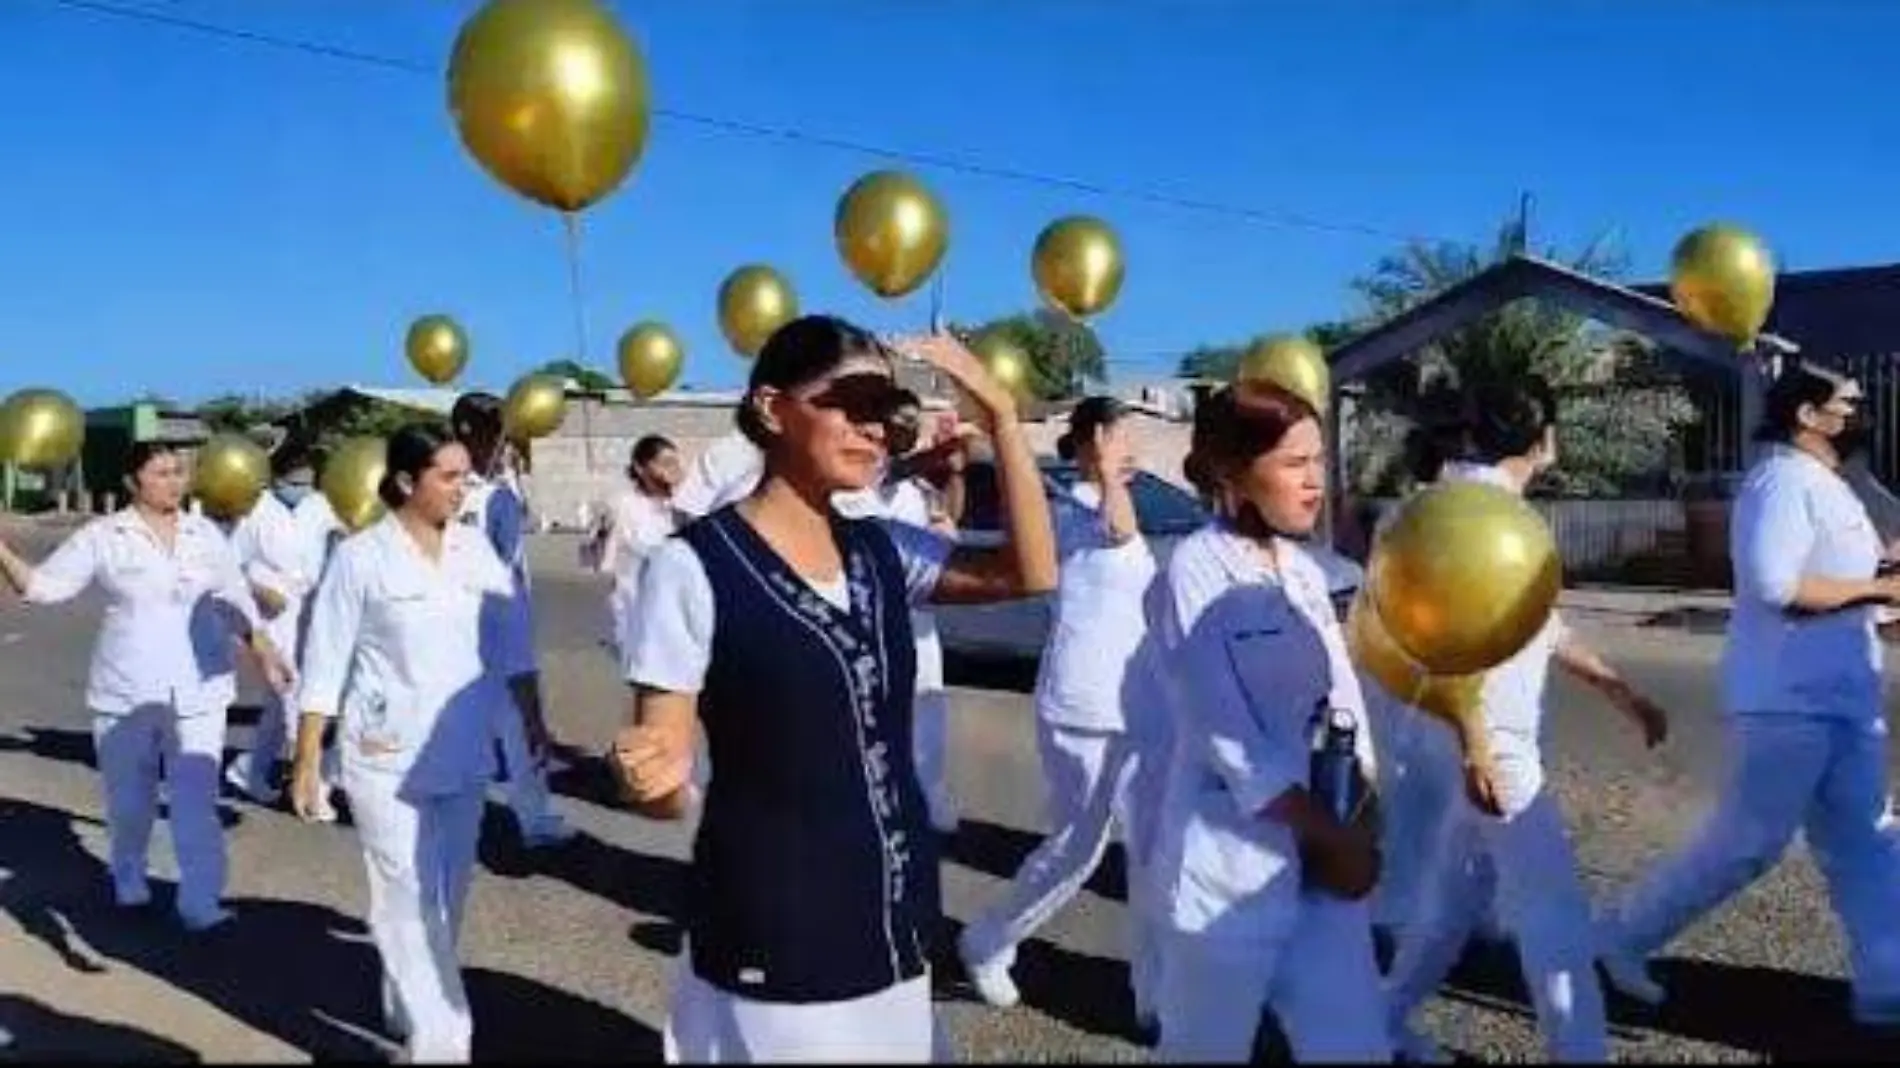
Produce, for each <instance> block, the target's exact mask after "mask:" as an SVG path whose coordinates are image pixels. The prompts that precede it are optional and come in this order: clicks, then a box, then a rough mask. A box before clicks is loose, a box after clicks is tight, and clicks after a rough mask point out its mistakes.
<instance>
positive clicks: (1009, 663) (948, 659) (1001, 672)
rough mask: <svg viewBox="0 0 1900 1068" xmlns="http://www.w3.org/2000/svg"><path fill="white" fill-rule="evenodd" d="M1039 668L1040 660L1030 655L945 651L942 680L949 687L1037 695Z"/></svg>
mask: <svg viewBox="0 0 1900 1068" xmlns="http://www.w3.org/2000/svg"><path fill="white" fill-rule="evenodd" d="M1037 665H1038V660H1037V659H1036V658H1035V657H1030V656H1011V655H1007V654H984V653H965V652H957V651H955V650H951V649H945V650H944V652H943V681H944V685H946V686H968V687H971V688H973V689H978V690H1002V691H1005V692H1008V693H1034V692H1035V691H1036V670H1037Z"/></svg>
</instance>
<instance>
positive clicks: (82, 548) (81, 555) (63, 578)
mask: <svg viewBox="0 0 1900 1068" xmlns="http://www.w3.org/2000/svg"><path fill="white" fill-rule="evenodd" d="M103 531H104V528H103V527H101V526H100V522H99V521H94V522H92V523H88V524H87V525H85V526H83V527H80V528H79V530H77V531H75V532H74V533H73V535H72V537H69V538H67V539H66V540H65V541H64V542H62V543H61V544H60V547H59V548H57V549H55V550H53V555H51V556H49V557H47V558H46V559H45V560H42V561H40V563H39V564H38V566H36V567H34V568H33V576H32V578H31V580H29V581H28V582H27V584H26V589H25V590H24V591H22V595H23V596H24V597H25V599H26V600H27V601H29V602H31V603H33V604H58V603H59V602H61V601H70V600H72V599H73V598H74V597H77V596H79V594H80V593H81V592H82V591H84V590H85V588H86V587H87V586H90V585H92V581H93V579H94V578H96V577H98V574H99V561H100V557H101V555H102V554H101V553H100V551H99V549H100V545H99V543H100V542H101V541H103V540H104V534H103Z"/></svg>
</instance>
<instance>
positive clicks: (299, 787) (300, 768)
mask: <svg viewBox="0 0 1900 1068" xmlns="http://www.w3.org/2000/svg"><path fill="white" fill-rule="evenodd" d="M317 764H318V761H316V760H310V759H305V758H301V757H300V758H299V759H298V760H297V762H296V763H295V764H293V765H292V766H291V770H290V808H291V811H293V812H295V813H296V814H297V818H298V819H300V820H302V821H304V822H305V823H315V822H317V815H318V813H320V812H322V811H323V810H324V807H325V806H324V803H323V802H324V797H323V795H324V791H325V790H326V789H327V787H325V786H324V785H323V776H322V774H321V773H320V772H319V771H318V768H317Z"/></svg>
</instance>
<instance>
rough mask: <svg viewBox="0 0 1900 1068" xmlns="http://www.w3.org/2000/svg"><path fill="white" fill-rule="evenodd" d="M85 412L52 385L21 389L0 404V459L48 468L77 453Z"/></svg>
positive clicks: (82, 438) (69, 460) (67, 461)
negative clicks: (49, 386) (43, 387)
mask: <svg viewBox="0 0 1900 1068" xmlns="http://www.w3.org/2000/svg"><path fill="white" fill-rule="evenodd" d="M85 439H86V416H85V413H83V412H81V411H80V410H79V405H77V404H74V403H73V400H72V398H71V397H68V396H67V395H66V394H64V393H61V392H59V391H58V390H55V389H23V390H20V391H19V392H17V393H15V394H13V395H12V396H10V397H8V398H7V399H6V403H5V404H3V405H0V463H10V464H15V465H17V466H19V467H22V468H25V469H27V470H29V471H52V470H57V469H58V468H62V467H65V466H66V465H67V464H70V463H72V462H73V461H74V460H76V459H78V457H79V446H80V445H81V444H83V443H84V441H85Z"/></svg>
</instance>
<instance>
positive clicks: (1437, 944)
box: [1388, 789, 1610, 1063]
mask: <svg viewBox="0 0 1900 1068" xmlns="http://www.w3.org/2000/svg"><path fill="white" fill-rule="evenodd" d="M1487 861H1488V863H1487ZM1421 882H1422V885H1421V887H1420V896H1419V900H1418V905H1417V911H1416V912H1415V913H1414V915H1413V918H1412V920H1411V922H1409V923H1408V924H1407V925H1406V926H1405V929H1404V934H1403V936H1401V938H1400V939H1399V952H1398V956H1397V958H1396V959H1395V960H1394V961H1393V962H1392V970H1391V973H1390V977H1389V980H1388V982H1389V994H1388V997H1389V1012H1390V1016H1391V1023H1392V1028H1393V1031H1394V1033H1395V1034H1396V1033H1397V1031H1398V1029H1399V1028H1400V1027H1402V1026H1404V1024H1405V1021H1406V1020H1407V1019H1408V1018H1409V1017H1410V1016H1411V1014H1412V1012H1413V1011H1414V1010H1415V1009H1417V1007H1418V1006H1419V1004H1420V1003H1421V1002H1423V1001H1424V1000H1425V999H1426V998H1427V997H1430V996H1431V994H1432V992H1433V991H1435V990H1437V989H1438V986H1439V984H1440V983H1443V982H1444V981H1445V977H1446V976H1447V975H1449V974H1450V973H1451V969H1452V966H1453V965H1455V964H1457V963H1458V957H1459V955H1460V954H1461V953H1462V952H1463V951H1464V948H1465V943H1466V942H1468V941H1470V939H1471V936H1472V934H1473V933H1474V932H1475V930H1476V928H1477V926H1478V921H1479V919H1480V918H1481V917H1482V915H1483V912H1484V910H1485V908H1486V906H1487V905H1488V903H1489V902H1491V901H1492V899H1493V898H1494V897H1495V899H1496V901H1497V907H1498V911H1499V912H1500V913H1501V914H1502V918H1503V920H1504V925H1505V927H1506V929H1507V930H1509V931H1511V932H1512V933H1513V934H1515V936H1516V938H1517V949H1518V959H1519V961H1520V965H1521V967H1522V968H1523V972H1524V986H1525V988H1526V989H1528V990H1529V991H1530V994H1531V1003H1532V1005H1533V1006H1534V1007H1535V1008H1536V1010H1537V1024H1538V1029H1539V1030H1540V1031H1541V1032H1542V1033H1543V1036H1544V1051H1545V1053H1546V1054H1547V1055H1548V1056H1549V1057H1550V1058H1551V1059H1552V1060H1553V1061H1559V1062H1563V1063H1603V1062H1607V1061H1608V1060H1609V1057H1610V1048H1609V1034H1608V1024H1607V1022H1606V1021H1605V1019H1604V1014H1603V991H1602V988H1601V987H1600V986H1599V985H1598V983H1597V974H1596V945H1595V941H1594V939H1593V936H1592V930H1591V925H1590V897H1589V894H1588V893H1587V892H1586V891H1585V890H1584V888H1583V883H1582V881H1581V880H1580V879H1579V878H1578V877H1577V861H1576V857H1575V856H1574V855H1573V854H1572V852H1571V849H1570V839H1569V838H1568V837H1567V836H1566V835H1565V833H1564V817H1563V812H1562V811H1561V810H1560V809H1559V808H1558V806H1557V802H1556V800H1555V799H1554V798H1552V797H1551V795H1550V791H1549V790H1548V789H1544V790H1540V791H1538V792H1537V794H1536V795H1535V796H1534V797H1533V798H1532V799H1531V800H1530V801H1529V803H1528V804H1527V805H1526V806H1525V807H1524V808H1523V809H1522V810H1521V811H1518V812H1516V813H1514V814H1510V815H1507V816H1506V817H1505V818H1503V819H1493V818H1492V817H1490V816H1487V815H1485V814H1483V813H1481V812H1479V811H1477V810H1476V809H1474V808H1472V807H1471V805H1470V804H1469V803H1467V802H1465V801H1463V800H1462V799H1460V800H1458V801H1457V802H1456V803H1455V804H1453V805H1450V806H1449V807H1448V810H1447V812H1446V813H1445V816H1444V818H1443V820H1442V822H1441V825H1440V827H1439V829H1438V834H1437V836H1436V847H1435V849H1433V851H1432V853H1431V855H1430V864H1429V866H1428V867H1427V870H1426V875H1425V877H1424V879H1423V880H1422V881H1421Z"/></svg>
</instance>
